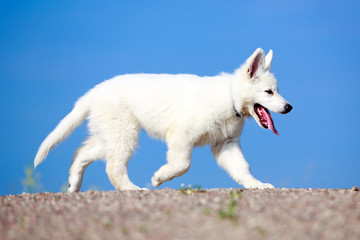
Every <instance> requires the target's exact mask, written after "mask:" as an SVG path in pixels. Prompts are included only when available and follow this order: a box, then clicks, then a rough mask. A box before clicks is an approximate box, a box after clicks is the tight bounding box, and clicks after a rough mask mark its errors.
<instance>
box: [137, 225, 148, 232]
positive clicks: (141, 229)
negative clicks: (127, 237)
mask: <svg viewBox="0 0 360 240" xmlns="http://www.w3.org/2000/svg"><path fill="white" fill-rule="evenodd" d="M147 230H148V228H147V226H146V225H145V224H141V225H140V226H139V232H141V233H146V232H147Z"/></svg>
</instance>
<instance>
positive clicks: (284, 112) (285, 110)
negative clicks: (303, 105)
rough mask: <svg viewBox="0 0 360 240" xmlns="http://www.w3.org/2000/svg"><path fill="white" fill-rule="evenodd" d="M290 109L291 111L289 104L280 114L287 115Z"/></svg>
mask: <svg viewBox="0 0 360 240" xmlns="http://www.w3.org/2000/svg"><path fill="white" fill-rule="evenodd" d="M292 109H293V107H292V106H291V105H290V104H286V105H285V108H284V111H283V112H282V113H283V114H286V113H289V112H290V111H291V110H292Z"/></svg>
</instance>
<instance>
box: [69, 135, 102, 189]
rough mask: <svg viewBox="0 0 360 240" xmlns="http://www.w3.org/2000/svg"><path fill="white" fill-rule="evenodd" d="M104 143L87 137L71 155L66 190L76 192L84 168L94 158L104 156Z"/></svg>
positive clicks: (80, 182)
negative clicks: (72, 155)
mask: <svg viewBox="0 0 360 240" xmlns="http://www.w3.org/2000/svg"><path fill="white" fill-rule="evenodd" d="M104 153H105V152H104V145H103V143H102V142H100V141H97V140H96V138H95V137H93V136H91V137H89V138H88V139H87V140H86V141H85V142H84V145H83V146H81V147H79V148H78V149H77V150H76V152H75V154H74V157H73V162H72V164H71V167H70V175H69V188H68V192H78V191H80V187H81V184H82V179H83V175H84V172H85V170H86V168H87V167H88V166H89V165H90V164H91V163H92V162H93V161H95V160H98V159H101V158H104V157H105V155H104Z"/></svg>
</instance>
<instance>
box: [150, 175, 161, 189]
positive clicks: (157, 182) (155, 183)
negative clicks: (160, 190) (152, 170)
mask: <svg viewBox="0 0 360 240" xmlns="http://www.w3.org/2000/svg"><path fill="white" fill-rule="evenodd" d="M162 183H163V182H161V181H160V179H159V178H157V177H155V175H154V176H153V177H152V178H151V184H152V185H153V186H154V187H158V186H160V185H161V184H162Z"/></svg>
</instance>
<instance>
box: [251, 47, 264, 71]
mask: <svg viewBox="0 0 360 240" xmlns="http://www.w3.org/2000/svg"><path fill="white" fill-rule="evenodd" d="M264 64H265V53H264V50H262V49H261V48H258V49H256V50H255V52H254V53H253V54H252V55H251V56H250V57H249V58H248V59H247V60H246V66H247V73H248V75H249V78H253V77H254V76H256V75H257V74H258V73H259V72H260V71H264Z"/></svg>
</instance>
